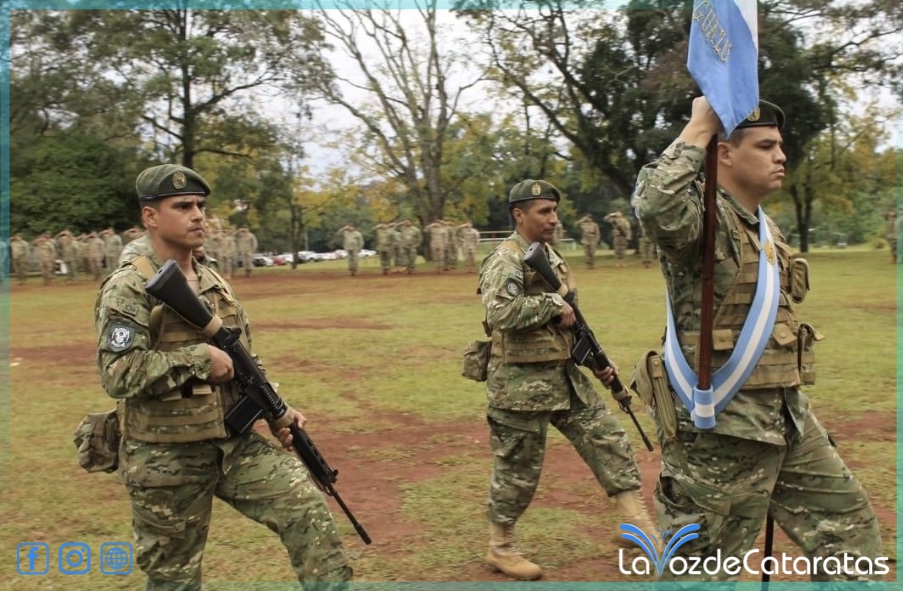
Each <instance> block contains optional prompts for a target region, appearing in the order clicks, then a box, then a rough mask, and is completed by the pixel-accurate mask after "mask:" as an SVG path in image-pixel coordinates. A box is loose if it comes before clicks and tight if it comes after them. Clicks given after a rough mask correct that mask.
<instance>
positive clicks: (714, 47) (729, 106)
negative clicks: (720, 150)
mask: <svg viewBox="0 0 903 591" xmlns="http://www.w3.org/2000/svg"><path fill="white" fill-rule="evenodd" d="M758 61H759V49H758V24H757V22H756V0H696V1H695V2H694V4H693V19H692V23H691V25H690V46H689V52H688V56H687V68H688V69H689V70H690V75H691V76H693V80H695V81H696V84H697V85H698V86H699V88H700V90H702V93H703V94H704V95H705V96H706V98H707V99H708V100H709V104H710V105H712V109H714V110H715V113H717V114H718V117H719V119H721V125H722V127H723V128H724V132H725V134H730V133H731V132H732V131H733V130H734V128H735V127H736V126H737V125H738V124H739V123H740V122H741V121H743V120H744V119H745V118H746V117H747V116H748V115H749V114H750V113H752V111H753V110H754V109H755V108H756V107H757V106H758V105H759V76H758Z"/></svg>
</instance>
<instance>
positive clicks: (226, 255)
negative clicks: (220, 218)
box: [214, 227, 238, 279]
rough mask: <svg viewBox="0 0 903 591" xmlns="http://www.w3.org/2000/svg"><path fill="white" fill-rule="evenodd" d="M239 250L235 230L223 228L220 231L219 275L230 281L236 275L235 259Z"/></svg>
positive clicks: (217, 257)
mask: <svg viewBox="0 0 903 591" xmlns="http://www.w3.org/2000/svg"><path fill="white" fill-rule="evenodd" d="M237 253H238V249H237V247H236V245H235V230H234V229H232V228H225V227H224V228H222V229H221V230H220V241H219V250H218V252H217V256H216V257H214V258H216V259H217V264H218V265H219V273H220V275H223V276H225V277H227V278H229V279H232V276H233V275H234V274H235V257H236V254H237Z"/></svg>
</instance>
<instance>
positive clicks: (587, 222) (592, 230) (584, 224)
mask: <svg viewBox="0 0 903 591" xmlns="http://www.w3.org/2000/svg"><path fill="white" fill-rule="evenodd" d="M577 224H578V226H579V227H580V244H582V245H583V256H584V260H586V266H587V268H589V269H592V268H593V267H594V266H595V264H596V247H597V246H598V245H599V240H600V239H601V237H602V234H601V232H600V231H599V224H597V223H596V222H594V221H593V216H592V215H590V214H586V215H585V216H583V217H582V218H580V219H579V220H578V221H577Z"/></svg>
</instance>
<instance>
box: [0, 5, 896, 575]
mask: <svg viewBox="0 0 903 591" xmlns="http://www.w3.org/2000/svg"><path fill="white" fill-rule="evenodd" d="M14 1H15V0H7V1H6V2H2V3H0V238H3V239H4V240H5V241H8V239H9V198H10V190H9V162H10V160H9V151H10V139H9V118H10V103H9V80H10V74H9V63H10V62H9V58H10V52H9V48H10V11H11V7H10V6H9V5H10V4H12V3H13V2H14ZM352 1H353V3H354V5H355V6H358V7H360V8H366V7H367V6H368V5H369V3H368V2H367V0H352ZM328 2H329V0H327V2H324V3H328ZM623 3H624V1H623V0H621V1H618V0H615V1H614V2H600V6H599V8H600V9H602V8H605V9H610V8H615V7H617V6H618V5H622V4H623ZM79 4H80V5H79V7H78V9H85V10H88V9H90V10H104V9H109V8H110V0H82V1H81V2H80V3H79ZM394 4H395V6H397V7H398V8H416V7H417V4H418V3H417V2H416V1H415V0H395V2H394ZM22 5H23V9H26V10H70V9H72V8H73V6H72V2H69V1H67V0H26V1H25V2H22ZM450 5H451V2H450V0H439V1H438V2H437V7H438V8H440V9H445V8H447V7H449V6H450ZM176 7H179V8H191V9H195V10H204V9H221V10H222V9H225V10H232V9H240V10H251V9H253V10H263V9H269V10H277V9H284V10H290V9H296V10H312V9H313V8H314V6H313V2H312V0H301V1H299V0H246V1H245V2H242V1H241V0H130V3H129V6H120V7H118V8H120V9H124V8H131V9H135V8H138V9H147V10H152V9H165V8H176ZM901 123H903V119H901ZM900 128H901V129H903V125H901V127H900ZM898 149H899V148H898ZM897 179H898V192H897V209H898V210H900V209H901V208H903V159H901V160H900V161H898V175H897ZM901 249H903V246H901ZM0 272H2V273H3V282H2V283H0V482H9V478H10V466H9V444H10V418H11V417H10V400H9V275H8V273H7V269H2V270H0ZM901 307H903V273H901V271H900V267H899V266H898V267H897V364H896V365H897V375H896V378H897V476H896V481H897V534H898V535H897V556H900V555H901V548H903V540H901V539H900V535H899V532H900V531H901V529H903V514H901V510H900V508H901V507H903V489H901V486H900V485H901V481H903V477H901V470H903V458H901V454H903V450H901V448H900V441H901V439H903V423H901V421H903V414H901V412H900V383H901V381H903V367H901V361H903V349H901V347H900V334H901V333H903V318H901V316H900V313H899V310H900V308H901ZM424 551H429V548H428V547H427V548H424ZM900 577H901V573H900V572H899V570H898V572H897V579H898V580H897V581H896V582H890V583H809V582H793V583H790V582H774V583H770V584H769V586H768V589H769V590H771V591H801V590H802V589H806V590H807V591H808V590H813V591H821V590H824V591H828V589H830V590H831V591H847V590H849V591H860V590H863V589H875V590H881V591H894V590H896V589H899V588H900V585H901V583H900V580H901V579H900ZM207 586H209V587H210V588H211V590H212V591H220V590H221V591H232V590H233V589H234V590H235V591H238V590H242V591H245V590H248V589H252V590H253V589H256V588H260V589H264V588H265V589H267V590H268V591H275V590H276V589H279V590H281V589H283V588H284V589H285V590H286V591H289V590H292V591H295V590H296V589H297V588H298V583H297V582H296V581H291V582H285V583H277V582H268V583H263V582H233V583H222V582H220V583H216V582H214V583H207ZM305 587H306V588H310V589H313V590H314V591H316V590H315V588H316V585H310V584H308V585H305ZM351 587H352V588H354V589H361V590H363V591H396V590H400V591H406V590H409V591H415V590H416V591H458V590H466V591H490V590H491V591H521V590H523V589H551V590H552V591H565V590H567V591H622V590H623V589H625V588H629V589H631V590H635V591H638V590H639V589H655V591H671V590H675V591H676V590H678V589H680V590H682V591H683V590H690V589H700V588H702V589H705V590H711V591H715V590H717V589H720V588H724V589H731V590H736V591H761V590H762V589H763V586H762V584H761V583H759V582H755V583H726V584H721V583H692V584H688V583H653V582H636V583H629V582H595V583H568V582H542V581H540V582H535V583H517V582H511V583H507V582H506V583H478V582H437V583H429V582H423V583H417V582H386V583H353V584H352V585H351Z"/></svg>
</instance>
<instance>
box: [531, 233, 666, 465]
mask: <svg viewBox="0 0 903 591" xmlns="http://www.w3.org/2000/svg"><path fill="white" fill-rule="evenodd" d="M524 264H526V265H527V266H528V267H530V268H531V269H533V270H534V271H536V272H537V273H539V276H540V277H542V278H543V280H545V282H546V283H548V284H549V286H550V287H551V288H552V289H554V290H555V291H557V292H558V294H559V295H560V296H561V297H563V298H564V301H566V302H567V303H568V304H570V306H571V308H573V309H574V316H576V317H577V322H576V323H575V324H574V326H573V331H574V340H575V342H574V348H573V349H572V350H571V357H572V358H573V359H574V362H575V363H576V364H577V365H583V366H586V367H589V368H590V369H595V370H599V371H601V370H603V369H605V368H606V367H611V362H610V361H609V360H608V357H607V356H606V355H605V351H604V350H603V349H602V345H600V344H599V341H597V340H596V336H595V335H594V334H593V331H592V329H591V328H590V327H589V324H587V323H586V320H585V319H584V318H583V314H581V313H580V308H578V307H577V293H576V292H574V291H570V290H568V288H567V286H566V285H562V284H561V280H560V279H558V276H557V275H555V271H553V270H552V265H551V264H549V259H548V257H547V256H546V251H545V250H544V249H543V247H542V244H540V243H539V242H534V243H533V244H531V245H530V248H528V249H527V253H526V254H525V255H524ZM609 388H611V393H612V396H613V397H614V399H615V400H616V401H617V402H618V406H620V407H621V410H623V411H624V412H626V413H627V414H628V415H629V416H630V419H631V420H632V421H633V424H634V425H635V426H636V429H637V431H639V432H640V437H642V438H643V443H645V444H646V449H648V450H649V451H652V450H653V447H652V442H650V441H649V438H648V437H646V433H645V432H644V431H643V428H642V427H640V423H639V422H638V421H637V420H636V415H634V414H633V409H632V408H630V390H629V389H628V388H626V387H625V386H624V385H623V384H622V383H621V380H620V379H618V376H617V375H616V376H615V377H614V380H613V381H612V383H611V385H610V386H609Z"/></svg>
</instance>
